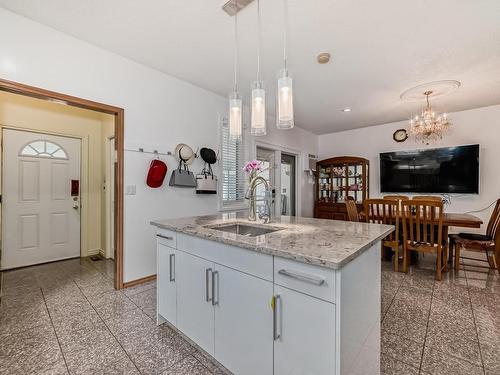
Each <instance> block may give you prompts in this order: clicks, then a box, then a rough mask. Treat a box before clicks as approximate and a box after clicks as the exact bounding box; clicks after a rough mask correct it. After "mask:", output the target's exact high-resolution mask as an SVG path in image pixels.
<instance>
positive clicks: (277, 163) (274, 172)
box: [256, 144, 298, 216]
mask: <svg viewBox="0 0 500 375" xmlns="http://www.w3.org/2000/svg"><path fill="white" fill-rule="evenodd" d="M297 156H298V154H295V153H292V152H288V151H284V150H281V149H280V148H278V147H273V146H271V145H265V144H258V145H257V147H256V159H257V160H259V161H260V162H261V163H262V166H263V171H262V172H261V175H262V177H264V178H265V179H267V180H268V181H269V183H270V184H271V186H272V194H273V195H272V196H273V200H272V202H273V203H272V207H271V209H272V210H273V212H274V213H275V215H277V216H280V215H284V216H296V215H297V211H298V209H297V206H298V201H297V190H298V189H297ZM260 199H262V201H260ZM263 199H264V187H263V186H261V185H259V186H257V210H264V204H265V203H264V201H263Z"/></svg>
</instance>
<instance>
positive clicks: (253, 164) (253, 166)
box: [243, 160, 262, 173]
mask: <svg viewBox="0 0 500 375" xmlns="http://www.w3.org/2000/svg"><path fill="white" fill-rule="evenodd" d="M261 168H262V164H261V162H260V161H258V160H250V161H247V163H246V164H245V166H244V167H243V170H244V171H245V172H246V173H252V172H256V171H260V170H261Z"/></svg>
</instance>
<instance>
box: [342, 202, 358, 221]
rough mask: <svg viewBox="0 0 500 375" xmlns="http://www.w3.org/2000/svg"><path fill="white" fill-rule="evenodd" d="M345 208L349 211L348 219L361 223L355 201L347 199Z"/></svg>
mask: <svg viewBox="0 0 500 375" xmlns="http://www.w3.org/2000/svg"><path fill="white" fill-rule="evenodd" d="M345 207H346V209H347V218H348V219H349V221H359V214H358V208H357V207H356V202H355V201H354V199H347V200H346V201H345Z"/></svg>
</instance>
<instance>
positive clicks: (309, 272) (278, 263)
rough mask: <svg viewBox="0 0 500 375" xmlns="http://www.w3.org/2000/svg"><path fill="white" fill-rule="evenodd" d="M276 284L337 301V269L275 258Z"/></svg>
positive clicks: (330, 300)
mask: <svg viewBox="0 0 500 375" xmlns="http://www.w3.org/2000/svg"><path fill="white" fill-rule="evenodd" d="M274 282H275V284H278V285H281V286H284V287H287V288H290V289H293V290H296V291H298V292H302V293H305V294H309V295H310V296H313V297H316V298H321V299H323V300H325V301H328V302H332V303H334V302H335V270H331V269H327V268H322V267H318V266H314V265H311V264H304V263H299V262H295V261H293V260H289V259H283V258H278V257H275V258H274Z"/></svg>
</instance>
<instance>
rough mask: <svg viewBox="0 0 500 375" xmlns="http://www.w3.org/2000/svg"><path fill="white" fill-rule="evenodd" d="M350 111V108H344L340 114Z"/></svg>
mask: <svg viewBox="0 0 500 375" xmlns="http://www.w3.org/2000/svg"><path fill="white" fill-rule="evenodd" d="M351 111H352V108H349V107H347V108H344V109H343V110H342V112H351Z"/></svg>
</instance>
